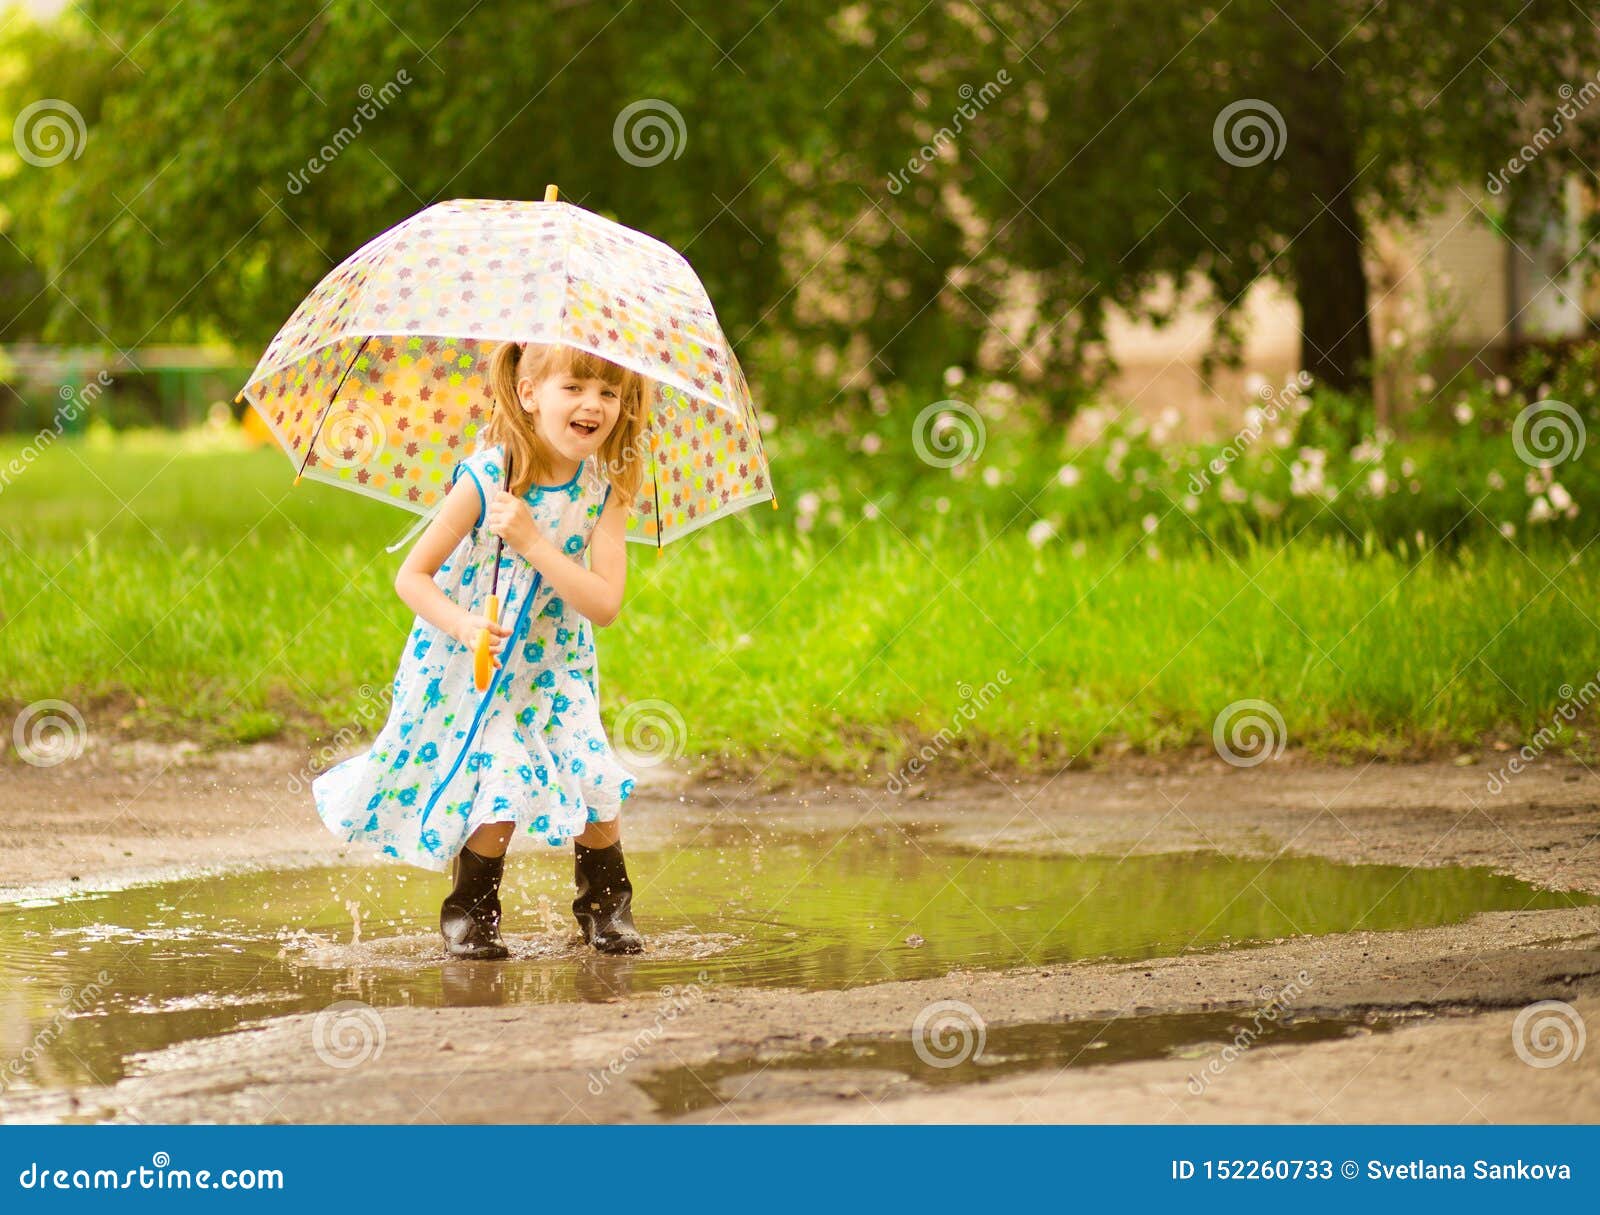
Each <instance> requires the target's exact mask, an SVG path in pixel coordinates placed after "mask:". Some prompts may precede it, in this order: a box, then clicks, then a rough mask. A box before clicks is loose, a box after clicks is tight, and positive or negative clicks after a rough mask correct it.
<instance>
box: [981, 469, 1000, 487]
mask: <svg viewBox="0 0 1600 1215" xmlns="http://www.w3.org/2000/svg"><path fill="white" fill-rule="evenodd" d="M983 483H984V484H985V485H987V486H988V487H989V488H990V489H993V488H994V487H995V486H996V485H999V484H1000V470H999V469H998V468H996V467H995V466H994V465H993V464H991V465H989V467H988V468H986V469H984V470H983Z"/></svg>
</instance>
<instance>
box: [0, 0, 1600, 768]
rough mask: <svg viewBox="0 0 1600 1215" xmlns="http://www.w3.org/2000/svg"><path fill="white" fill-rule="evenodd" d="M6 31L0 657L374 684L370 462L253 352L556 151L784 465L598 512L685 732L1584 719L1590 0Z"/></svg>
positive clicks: (172, 23)
mask: <svg viewBox="0 0 1600 1215" xmlns="http://www.w3.org/2000/svg"><path fill="white" fill-rule="evenodd" d="M0 41H3V44H4V52H3V54H0V96H3V107H4V110H5V112H7V113H9V114H11V115H12V117H13V125H12V139H11V142H10V144H9V145H0V233H3V236H4V239H3V240H0V431H3V432H4V438H3V440H0V457H3V459H0V534H3V535H4V536H5V541H6V543H5V544H4V548H3V550H0V551H3V552H4V554H5V555H4V559H3V561H0V614H3V619H0V638H3V640H4V646H3V648H0V700H3V701H4V702H5V704H4V707H5V708H6V709H7V710H8V711H9V713H10V714H11V715H13V716H15V715H17V714H18V713H22V712H25V711H26V707H27V706H31V705H33V704H35V703H37V702H39V701H41V700H43V699H57V700H61V701H64V702H67V703H69V704H71V705H72V706H74V708H75V710H76V711H77V712H78V713H79V714H81V716H82V717H83V718H84V719H85V720H86V721H87V722H88V725H87V726H86V727H85V729H86V731H87V733H89V734H94V733H95V732H96V731H97V730H100V731H104V732H106V733H107V734H108V735H112V736H114V735H118V734H130V735H140V736H142V735H155V736H175V737H181V738H185V739H195V740H200V741H202V742H204V743H206V744H210V743H214V742H225V741H253V740H257V739H263V738H276V737H285V738H289V739H292V740H294V741H296V743H297V744H298V743H300V742H303V741H314V740H322V741H323V742H326V740H327V739H328V738H329V737H330V735H333V734H334V732H336V731H352V733H351V735H350V736H349V737H346V736H345V735H344V734H340V735H339V737H340V738H341V739H342V740H343V741H346V742H348V741H350V740H351V739H352V738H354V737H359V736H360V735H361V734H363V733H368V732H371V731H372V730H373V729H375V728H376V725H378V724H381V720H382V713H383V705H382V698H381V697H375V696H373V694H372V689H373V688H380V689H381V688H382V687H383V686H384V685H385V683H386V682H387V680H388V678H389V675H390V673H391V672H392V670H393V667H394V662H395V659H396V657H397V654H398V647H399V643H400V641H401V639H402V637H403V636H404V630H405V628H406V627H407V625H408V623H409V615H408V613H407V612H406V611H405V609H404V607H403V605H401V604H399V602H398V600H397V599H396V598H395V596H394V594H393V592H392V589H391V586H390V583H391V580H392V576H393V571H394V568H395V566H396V565H397V564H398V562H399V560H400V556H399V555H398V554H394V555H390V554H386V553H385V551H384V545H386V544H388V543H390V542H392V541H394V540H395V539H397V538H398V537H399V536H400V535H401V534H402V533H403V531H404V530H405V528H406V527H407V526H408V525H409V523H410V521H411V520H410V517H409V516H405V515H403V514H401V513H400V512H394V511H388V510H386V509H385V508H384V507H383V506H382V505H381V504H374V503H371V502H366V501H360V500H355V499H353V497H352V496H350V495H340V494H338V493H337V491H334V490H331V489H327V488H324V487H319V486H312V485H302V486H301V487H300V488H299V489H297V490H294V491H293V492H291V489H290V480H291V471H292V470H291V469H290V467H289V463H288V461H287V460H286V459H285V458H284V456H283V454H282V453H281V452H278V451H276V450H275V449H274V448H273V446H272V440H271V437H270V436H269V435H268V434H267V433H266V432H265V431H264V429H262V428H261V427H259V426H257V425H255V424H254V420H253V418H252V417H249V416H245V412H244V406H242V405H240V404H238V403H237V402H236V401H235V400H234V395H235V393H236V392H237V390H238V388H239V387H240V386H241V385H242V384H243V382H244V379H245V377H246V376H247V375H248V374H249V372H250V370H251V368H252V367H253V366H254V364H255V361H256V359H257V357H258V356H259V354H260V352H261V350H262V349H263V348H264V346H265V344H266V342H267V341H268V340H269V339H270V338H271V336H272V334H273V333H274V332H275V331H276V330H277V328H278V326H280V325H281V324H282V323H283V321H284V320H285V319H286V318H287V316H288V315H289V313H290V312H291V311H292V310H293V308H294V306H295V305H296V303H298V301H299V300H300V299H301V298H302V297H303V296H304V295H305V294H306V293H307V292H309V291H310V289H311V288H312V287H313V286H314V285H315V284H316V283H317V282H318V281H319V280H320V279H321V278H322V277H323V276H324V275H325V274H327V273H328V271H330V270H331V269H332V268H333V267H334V266H336V265H337V264H338V263H339V262H341V261H342V260H343V259H344V258H346V257H347V256H349V255H350V254H351V253H353V252H354V251H355V250H356V249H358V248H359V247H360V246H362V245H363V244H364V243H366V242H367V241H369V240H370V239H372V238H373V237H374V236H376V235H377V234H378V233H380V232H382V231H384V230H385V229H387V228H389V227H390V226H392V225H394V224H395V223H398V222H399V221H400V220H402V219H404V218H405V217H407V216H408V215H411V214H414V213H415V212H417V211H418V210H421V209H422V208H423V207H426V206H428V205H430V204H432V203H434V202H437V201H440V200H444V199H451V198H472V197H496V198H539V197H541V196H542V193H543V189H544V186H545V184H546V183H547V182H555V183H558V184H559V186H560V187H561V191H562V196H563V197H564V198H566V199H568V200H570V201H572V202H574V203H577V204H578V205H580V206H584V207H588V208H590V209H593V210H595V211H598V212H600V213H602V214H605V215H607V216H609V217H612V218H615V219H617V220H618V221H619V222H622V223H624V224H627V225H628V226H630V227H634V228H637V229H640V230H642V231H645V232H648V233H650V234H652V235H654V236H656V237H658V238H660V239H661V240H664V241H666V242H668V243H670V244H672V245H673V246H674V247H676V248H678V249H680V250H681V251H683V252H684V254H685V255H686V256H687V257H688V258H689V260H690V261H691V262H692V264H693V265H694V266H695V268H696V270H697V272H698V273H699V274H700V276H701V278H702V279H703V281H704V282H705V284H706V286H707V288H708V290H709V292H710V295H711V298H712V300H713V301H714V302H715V304H716V307H717V311H718V314H719V316H720V318H721V320H722V323H723V327H724V329H725V331H726V332H727V334H728V336H729V338H730V339H731V341H732V343H733V345H734V347H735V349H736V350H737V352H738V355H739V358H740V361H741V363H742V364H743V366H744V368H745V371H746V372H747V374H748V376H749V378H750V380H751V383H752V388H753V390H754V394H755V398H756V402H757V405H758V407H759V410H760V417H761V424H762V428H763V432H764V437H765V440H766V444H767V449H768V452H769V454H770V456H771V460H772V465H773V477H774V482H775V485H776V488H777V492H778V498H779V502H780V505H781V508H782V509H780V510H779V511H777V512H776V513H774V512H770V511H767V510H765V509H763V510H761V511H759V512H747V514H746V515H743V516H739V517H738V520H737V524H736V525H733V526H729V527H727V528H725V529H723V528H719V529H711V531H710V532H708V533H704V534H701V535H698V536H696V537H695V538H694V539H692V540H689V541H686V542H685V543H684V544H683V545H681V546H676V547H674V548H673V549H670V550H668V551H667V552H666V553H665V554H664V555H663V556H662V557H661V558H660V559H659V560H658V559H657V558H656V557H655V556H654V555H652V554H650V553H648V552H645V551H644V550H642V549H636V550H634V563H633V564H634V568H633V574H632V581H631V583H630V602H629V606H628V609H627V610H626V611H625V612H624V615H623V618H622V619H621V620H619V622H618V623H617V625H616V626H614V627H613V628H611V629H609V630H607V631H606V635H605V636H604V637H602V639H601V652H602V655H603V666H604V669H605V672H606V675H605V679H606V682H605V683H604V684H603V686H604V687H605V689H606V700H607V712H608V716H609V715H612V714H618V713H621V712H625V711H626V709H627V707H628V706H630V705H632V704H634V703H637V702H643V701H646V700H648V701H651V702H657V703H659V704H663V705H665V706H666V709H658V710H655V711H653V712H654V713H655V717H654V718H653V719H652V720H653V721H655V722H656V723H657V724H659V722H660V721H661V720H665V721H666V722H667V729H666V734H667V736H668V738H669V745H670V746H671V748H672V749H673V751H674V753H675V754H681V755H684V756H686V757H688V758H690V759H692V760H694V761H695V762H697V763H698V764H700V765H702V767H703V769H704V770H707V771H716V770H725V769H727V770H740V771H750V772H764V771H767V770H769V769H772V770H775V771H782V770H785V769H787V768H790V767H792V766H794V765H803V766H805V767H809V768H819V767H820V768H822V769H826V770H830V771H838V772H852V773H856V774H863V773H865V774H871V775H873V776H874V777H875V778H878V777H882V776H883V775H884V774H886V773H887V774H894V773H903V772H904V771H905V766H906V764H907V762H908V761H909V760H910V759H911V758H913V757H916V756H920V755H925V754H926V752H927V751H928V749H929V748H930V747H931V748H933V750H934V752H935V754H937V755H938V756H939V757H940V759H941V762H944V763H947V764H949V765H951V767H952V770H954V769H957V768H960V767H963V766H967V767H978V768H982V769H987V770H997V769H1000V768H1006V767H1012V766H1018V765H1020V766H1023V767H1030V766H1036V765H1044V766H1058V765H1061V764H1066V763H1070V762H1073V761H1075V760H1080V759H1082V760H1089V759H1093V758H1095V757H1097V756H1102V755H1105V754H1108V753H1116V752H1120V751H1123V750H1135V751H1142V752H1153V753H1159V752H1163V751H1169V750H1174V749H1176V750H1182V749H1185V748H1191V747H1195V746H1202V745H1209V744H1210V740H1211V738H1212V736H1213V732H1214V728H1215V727H1217V725H1218V723H1219V721H1220V720H1221V717H1220V716H1219V715H1221V714H1223V713H1224V712H1225V710H1227V709H1229V708H1231V707H1232V706H1234V705H1236V704H1239V703H1242V702H1247V701H1248V702H1256V701H1259V702H1262V703H1265V704H1267V705H1269V706H1271V707H1272V709H1273V713H1274V714H1275V715H1276V718H1275V719H1274V720H1276V721H1278V722H1279V723H1280V724H1279V725H1278V726H1276V727H1275V730H1276V732H1277V734H1278V735H1279V741H1280V742H1287V743H1288V744H1289V745H1291V746H1294V747H1297V748H1301V747H1303V748H1306V749H1309V750H1312V751H1315V752H1324V753H1335V754H1347V755H1389V756H1400V755H1418V754H1433V753H1438V752H1445V753H1450V754H1457V755H1459V756H1460V757H1461V758H1462V762H1474V757H1475V756H1476V755H1477V754H1478V753H1479V752H1480V751H1483V750H1485V749H1489V750H1493V749H1495V748H1499V749H1508V748H1513V747H1516V746H1518V745H1519V744H1521V743H1522V742H1523V741H1524V740H1525V739H1526V738H1527V737H1529V736H1530V735H1532V734H1534V733H1535V732H1538V731H1543V730H1545V729H1546V727H1547V726H1548V727H1549V728H1550V737H1549V740H1548V741H1547V743H1546V744H1545V745H1547V746H1550V747H1560V748H1565V749H1569V750H1573V751H1574V752H1576V753H1579V754H1584V753H1587V750H1588V746H1589V744H1588V741H1587V739H1588V734H1587V732H1586V730H1585V728H1584V721H1583V718H1582V715H1581V714H1580V713H1574V714H1572V715H1566V714H1563V713H1561V712H1559V710H1560V708H1561V707H1562V706H1563V705H1568V704H1570V703H1572V702H1573V701H1575V700H1578V699H1581V700H1582V704H1581V705H1580V706H1579V707H1580V708H1582V707H1584V706H1586V705H1587V699H1586V698H1584V697H1583V694H1582V692H1581V691H1579V690H1575V689H1582V688H1584V687H1586V686H1590V681H1591V680H1593V679H1595V678H1597V677H1600V676H1597V673H1596V671H1595V670H1594V668H1595V667H1596V666H1597V665H1600V664H1597V663H1596V662H1595V661H1594V657H1593V656H1594V654H1595V653H1596V645H1595V642H1596V626H1595V624H1594V621H1593V619H1592V616H1593V609H1592V606H1591V605H1593V604H1594V602H1595V599H1596V597H1595V593H1594V592H1595V591H1596V590H1597V589H1600V588H1597V587H1596V586H1595V585H1593V584H1594V583H1595V581H1596V579H1595V576H1594V574H1593V573H1592V566H1593V564H1594V555H1593V554H1589V553H1588V551H1587V550H1588V548H1589V545H1590V544H1591V543H1592V541H1593V539H1594V536H1595V535H1596V531H1595V525H1596V523H1597V521H1600V478H1597V477H1596V475H1595V472H1594V471H1593V470H1594V458H1593V456H1594V453H1593V451H1592V450H1587V449H1586V447H1587V445H1588V443H1589V437H1588V435H1587V427H1588V425H1590V424H1592V422H1593V421H1594V420H1595V418H1596V410H1597V407H1600V392H1597V389H1596V377H1597V361H1600V346H1597V345H1596V342H1595V332H1594V320H1593V318H1594V316H1595V312H1596V308H1597V305H1600V296H1597V288H1596V279H1595V273H1594V256H1593V254H1594V249H1593V245H1592V242H1593V240H1594V237H1595V235H1596V234H1597V231H1600V229H1597V228H1596V222H1595V221H1596V211H1597V199H1596V179H1595V173H1594V168H1593V166H1594V165H1595V164H1597V163H1600V147H1597V146H1596V144H1597V138H1600V33H1597V28H1596V26H1595V25H1594V23H1593V22H1592V20H1591V16H1590V14H1589V13H1588V12H1587V11H1586V10H1585V9H1584V8H1583V7H1582V6H1579V5H1574V4H1571V3H1568V2H1565V0H1563V2H1560V3H1556V2H1551V0H1529V2H1527V3H1510V2H1506V3H1500V2H1494V0H1491V2H1487V3H1482V4H1472V5H1460V4H1449V3H1414V4H1408V5H1403V6H1402V5H1385V4H1381V3H1380V4H1372V3H1370V2H1368V0H1333V2H1330V3H1322V4H1317V5H1299V4H1289V3H1275V2H1274V0H1225V2H1222V3H1216V4H1205V5H1201V4H1186V3H1178V2H1176V0H1173V2H1166V0H1160V2H1158V0H1117V2H1116V3H1111V2H1109V0H1081V2H1079V3H1074V4H1068V3H1060V4H1056V3H1043V2H1033V0H1015V2H1013V0H995V2H992V3H987V2H986V3H984V4H981V5H980V4H972V3H956V2H952V3H941V2H937V0H935V2H932V3H915V2H904V3H902V2H899V0H885V2H882V3H871V4H865V3H861V4H842V3H814V2H811V0H778V2H776V3H768V2H765V0H758V2H756V3H740V2H737V0H730V2H725V3H718V4H703V3H691V2H689V0H683V2H682V3H679V2H675V0H668V2H666V3H655V2H650V3H646V2H644V0H633V2H632V3H623V4H605V3H598V2H593V3H590V2H583V0H563V2H559V3H544V2H522V3H516V4H512V3H495V2H492V0H485V2H479V3H474V4H442V3H423V2H420V0H415V2H405V0H382V2H381V3H374V2H373V0H350V2H348V3H346V2H333V3H327V4H315V3H286V4H281V5H273V6H267V7H266V8H263V7H262V6H259V5H252V4H245V3H242V2H231V0H215V2H201V0H193V2H190V3H181V4H177V5H172V6H169V5H168V4H167V3H166V2H165V0H157V2H154V3H145V2H143V0H120V2H119V3H116V4H99V3H85V4H55V3H33V4H24V5H14V6H12V7H11V8H9V9H8V10H7V11H6V13H5V17H4V19H3V24H0ZM1586 663H1587V664H1588V666H1587V668H1586V667H1585V664H1586Z"/></svg>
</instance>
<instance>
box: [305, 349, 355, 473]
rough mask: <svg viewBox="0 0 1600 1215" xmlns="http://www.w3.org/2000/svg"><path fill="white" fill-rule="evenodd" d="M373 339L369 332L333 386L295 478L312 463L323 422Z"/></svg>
mask: <svg viewBox="0 0 1600 1215" xmlns="http://www.w3.org/2000/svg"><path fill="white" fill-rule="evenodd" d="M371 340H372V335H371V334H370V333H369V334H368V335H367V336H366V337H364V338H362V339H361V345H359V346H357V347H356V352H355V354H353V355H351V356H350V365H349V366H348V367H346V368H345V369H344V374H343V375H342V376H340V377H339V382H338V383H337V384H335V385H334V387H333V395H332V396H330V397H329V398H328V403H327V404H326V405H324V406H323V407H322V416H321V417H320V418H318V419H317V428H316V429H315V430H313V431H312V432H311V441H310V442H309V443H307V444H306V454H305V455H303V456H301V457H300V471H299V472H297V473H295V479H296V480H299V479H300V478H301V477H303V476H305V473H306V465H308V464H310V463H311V449H312V448H313V447H315V446H316V445H317V436H318V435H320V434H321V433H322V424H323V423H324V422H326V421H327V420H328V413H329V412H330V411H331V410H332V409H333V403H334V402H335V401H337V400H338V399H339V393H340V392H342V391H343V390H344V382H345V381H346V380H348V379H349V378H350V373H351V372H352V371H354V370H355V369H356V362H357V360H359V359H360V358H361V352H362V351H363V350H365V349H366V348H367V343H368V342H370V341H371Z"/></svg>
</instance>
